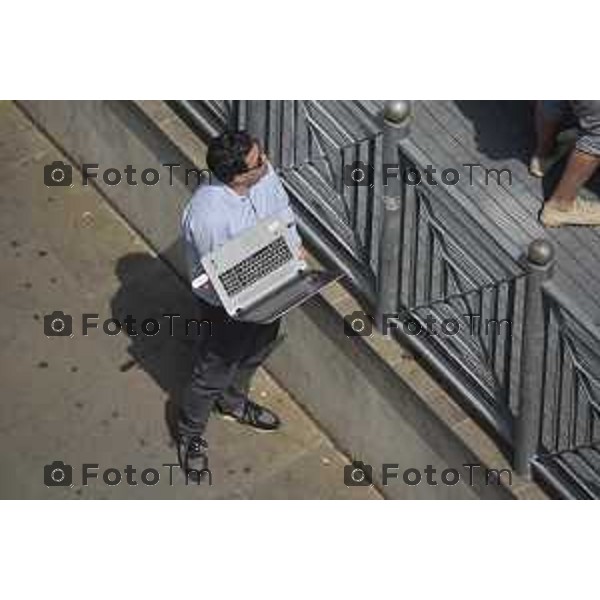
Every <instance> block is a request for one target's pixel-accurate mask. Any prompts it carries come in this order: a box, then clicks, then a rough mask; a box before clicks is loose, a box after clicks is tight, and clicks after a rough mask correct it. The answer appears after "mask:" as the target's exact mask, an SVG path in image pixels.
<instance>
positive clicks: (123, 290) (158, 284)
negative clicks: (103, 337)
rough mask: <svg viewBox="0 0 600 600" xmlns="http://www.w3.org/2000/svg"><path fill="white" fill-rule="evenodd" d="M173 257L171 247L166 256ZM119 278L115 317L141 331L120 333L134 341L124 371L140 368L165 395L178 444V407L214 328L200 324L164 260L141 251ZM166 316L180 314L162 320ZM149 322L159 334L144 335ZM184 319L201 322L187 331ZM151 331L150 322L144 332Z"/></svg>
mask: <svg viewBox="0 0 600 600" xmlns="http://www.w3.org/2000/svg"><path fill="white" fill-rule="evenodd" d="M174 253H176V250H175V248H174V247H172V248H171V249H170V250H168V251H167V252H166V257H168V255H169V254H174ZM168 260H169V259H168V258H167V261H168ZM116 274H117V276H118V278H119V281H120V287H119V289H118V291H117V292H116V294H115V295H114V297H113V298H112V301H111V309H112V316H113V318H115V319H118V320H119V322H120V323H121V324H123V323H124V321H125V318H126V317H127V316H128V315H131V316H132V317H133V318H134V319H135V324H134V325H133V327H134V328H135V330H136V331H137V335H129V333H128V332H127V331H126V327H125V325H123V329H122V331H123V333H124V334H125V335H127V336H128V338H129V342H130V344H129V347H128V353H129V355H130V360H128V361H126V362H125V363H124V365H122V367H121V369H122V370H124V371H125V370H129V369H130V368H136V367H139V368H142V369H143V370H144V371H146V372H147V373H148V374H149V375H150V376H151V377H152V379H153V380H154V381H155V382H156V383H157V384H158V385H159V386H160V387H161V389H163V390H164V391H165V392H166V393H167V395H168V399H167V402H166V405H165V420H166V424H167V427H168V431H169V433H170V435H171V438H172V441H174V440H175V437H176V436H175V432H176V428H175V425H176V418H177V407H178V406H179V402H180V398H181V395H182V393H183V392H184V390H185V387H186V386H187V384H188V382H189V380H190V375H191V371H192V365H193V360H194V356H195V353H196V352H198V351H200V349H201V348H202V344H203V342H204V340H206V338H207V337H208V335H210V326H209V325H208V324H207V322H206V321H205V322H204V323H202V319H203V315H202V306H201V304H200V302H198V301H197V300H196V299H195V298H194V296H193V295H192V293H191V292H190V290H189V288H188V284H187V282H185V281H184V280H183V279H182V278H181V277H180V276H179V275H178V274H177V273H176V272H175V270H174V269H172V268H171V267H170V266H169V265H168V264H167V262H165V260H163V259H161V258H159V257H155V256H152V255H150V254H147V253H142V252H140V253H132V254H127V255H125V256H123V257H121V258H120V259H119V261H118V262H117V266H116ZM167 314H168V315H180V316H179V317H176V316H171V317H165V316H163V315H167ZM148 319H155V320H156V321H157V322H158V324H159V331H158V333H157V334H156V335H146V334H145V333H144V332H143V331H142V325H143V322H144V321H146V320H148ZM186 319H189V320H191V319H195V320H196V321H197V323H191V324H190V326H189V327H188V329H187V332H186V326H185V320H186ZM171 324H172V326H171ZM133 327H132V329H133ZM153 329H154V326H153V325H152V324H151V323H150V322H149V321H148V322H147V324H146V331H147V332H152V330H153Z"/></svg>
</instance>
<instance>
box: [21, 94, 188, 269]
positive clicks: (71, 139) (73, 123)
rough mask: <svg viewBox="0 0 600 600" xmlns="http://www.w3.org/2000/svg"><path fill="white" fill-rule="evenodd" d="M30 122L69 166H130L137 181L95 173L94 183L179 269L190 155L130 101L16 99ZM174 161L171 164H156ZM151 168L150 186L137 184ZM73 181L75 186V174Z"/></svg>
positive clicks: (181, 254)
mask: <svg viewBox="0 0 600 600" xmlns="http://www.w3.org/2000/svg"><path fill="white" fill-rule="evenodd" d="M18 104H19V106H20V108H21V109H22V110H24V111H25V112H26V113H27V114H28V115H29V117H30V118H31V119H32V120H33V121H34V122H35V123H36V125H37V126H38V127H39V128H40V129H41V130H42V131H44V132H45V133H46V135H47V136H48V137H49V138H50V139H51V140H52V141H53V142H54V143H55V144H56V145H57V146H58V147H59V148H60V149H61V150H62V151H63V153H64V154H66V155H67V156H68V157H69V158H70V159H71V161H72V162H73V164H74V165H82V164H83V163H97V164H98V165H99V169H98V172H99V173H102V172H103V171H104V170H105V169H107V168H118V169H120V170H121V171H123V169H125V167H126V166H127V165H129V164H130V165H132V166H133V168H134V169H136V170H137V173H136V174H135V175H134V178H135V180H137V181H138V185H137V186H129V185H127V184H126V183H125V177H123V180H122V181H121V183H120V184H118V185H115V186H111V185H107V184H106V183H104V182H103V181H102V179H101V178H100V177H99V178H98V179H97V180H95V181H96V183H97V186H98V187H99V189H100V190H101V191H102V192H103V194H104V195H105V196H106V197H107V198H108V199H109V200H110V202H111V203H112V204H113V206H114V207H115V208H116V209H117V210H118V211H119V212H120V213H121V214H122V215H123V216H124V217H125V219H126V220H127V221H128V222H129V223H130V224H131V225H132V226H133V227H134V228H135V229H136V230H137V231H138V232H139V233H140V234H141V235H142V236H143V237H144V238H145V239H146V241H148V242H149V243H150V244H151V245H152V247H153V248H154V249H155V250H156V251H157V252H159V253H160V254H162V255H164V256H165V257H166V258H167V259H168V260H169V262H170V263H171V264H172V265H173V266H175V267H176V268H177V269H178V270H180V271H181V272H184V269H185V262H184V260H185V258H184V253H183V248H182V246H181V243H180V236H179V215H180V214H181V210H182V208H183V206H184V205H185V203H186V201H187V200H188V198H189V197H190V195H191V193H192V191H193V189H194V188H195V187H196V183H195V177H193V176H192V177H191V178H189V181H188V183H189V185H188V186H186V185H185V181H184V179H185V175H184V173H185V171H184V170H185V169H186V168H193V167H194V165H193V164H192V162H191V160H190V159H189V158H188V157H187V156H186V155H185V154H184V153H183V152H182V151H181V150H180V149H179V148H178V147H177V146H175V145H174V144H173V143H172V142H170V140H169V139H167V138H166V137H165V136H164V135H163V134H162V133H161V130H160V129H159V126H158V124H157V123H156V122H154V121H153V120H151V119H150V118H149V117H148V116H147V115H146V114H145V113H144V112H143V111H142V110H141V109H140V108H139V107H138V106H137V105H136V104H135V103H134V102H119V101H97V100H91V101H77V102H62V101H61V102H47V101H26V102H19V103H18ZM167 163H178V164H181V165H182V167H181V168H179V169H176V168H174V169H173V175H174V176H173V183H172V185H171V184H170V182H169V169H168V168H165V167H163V166H162V165H164V164H167ZM148 168H153V169H156V170H157V171H158V172H159V174H160V180H159V182H158V183H157V184H156V185H153V186H148V185H143V184H142V183H141V172H142V171H143V170H144V169H148ZM78 177H79V179H78V181H77V182H75V177H74V184H75V185H80V184H81V178H80V176H78Z"/></svg>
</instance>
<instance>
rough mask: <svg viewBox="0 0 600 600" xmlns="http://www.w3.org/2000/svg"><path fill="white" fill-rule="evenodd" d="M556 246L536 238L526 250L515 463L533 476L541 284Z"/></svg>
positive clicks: (542, 335)
mask: <svg viewBox="0 0 600 600" xmlns="http://www.w3.org/2000/svg"><path fill="white" fill-rule="evenodd" d="M553 267H554V249H553V247H552V245H551V244H550V242H548V241H547V240H543V239H539V240H535V241H533V242H532V243H531V244H530V245H529V248H528V251H527V277H526V280H525V303H524V315H523V341H522V345H521V370H520V387H519V412H518V414H517V419H516V431H515V450H514V461H513V462H514V467H515V470H516V471H517V473H518V474H519V475H522V476H524V477H526V478H527V479H529V478H530V477H531V464H530V461H531V459H532V458H533V456H534V455H535V453H536V451H537V448H538V441H539V435H540V432H539V428H540V422H541V416H542V415H541V411H542V385H543V381H544V354H545V345H546V330H545V316H544V302H543V295H542V285H543V284H544V282H545V281H547V280H548V279H549V278H550V277H551V276H552V270H553Z"/></svg>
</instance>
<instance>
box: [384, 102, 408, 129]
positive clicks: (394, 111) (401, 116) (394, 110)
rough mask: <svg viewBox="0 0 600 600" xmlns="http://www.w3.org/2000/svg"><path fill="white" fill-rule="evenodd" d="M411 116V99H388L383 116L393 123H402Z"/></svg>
mask: <svg viewBox="0 0 600 600" xmlns="http://www.w3.org/2000/svg"><path fill="white" fill-rule="evenodd" d="M409 116H410V100H386V102H385V104H384V106H383V118H384V119H385V120H386V121H388V122H390V123H393V124H400V123H403V122H404V121H406V119H408V117H409Z"/></svg>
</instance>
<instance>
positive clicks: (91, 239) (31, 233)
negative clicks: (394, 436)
mask: <svg viewBox="0 0 600 600" xmlns="http://www.w3.org/2000/svg"><path fill="white" fill-rule="evenodd" d="M54 160H63V161H65V162H68V161H67V160H66V158H65V157H63V156H61V155H60V153H59V152H58V150H57V149H56V148H55V147H54V146H52V145H51V144H50V143H49V142H48V140H47V139H46V138H45V137H44V136H43V135H41V134H40V133H39V132H38V131H37V130H36V129H35V128H34V127H33V126H32V125H31V123H30V122H29V121H28V119H27V118H26V117H25V116H23V114H22V113H21V112H20V111H19V110H18V108H16V106H15V105H14V104H13V103H11V102H1V103H0V210H1V214H2V217H1V218H0V246H1V248H2V252H1V253H0V281H1V283H0V285H1V289H2V295H1V297H0V298H1V300H0V302H1V308H2V317H3V318H2V319H1V321H0V381H1V384H2V399H1V401H0V498H57V499H62V498H189V499H194V498H340V499H343V498H348V499H350V498H355V499H376V498H380V495H379V494H378V493H377V491H376V490H374V489H373V488H370V487H354V488H348V487H346V486H345V485H344V482H343V467H344V465H345V464H347V462H348V459H347V458H346V457H345V456H343V455H342V454H341V453H340V452H338V451H337V450H336V449H335V448H334V447H333V445H332V443H331V442H330V440H329V439H328V438H327V437H326V436H325V435H324V433H323V432H322V431H320V430H319V428H318V427H317V426H316V425H315V423H314V422H312V421H311V420H310V419H309V418H308V416H307V415H306V414H305V413H304V412H303V411H302V410H301V409H300V407H299V406H297V405H296V404H295V403H294V401H293V399H292V398H290V397H289V395H288V394H286V392H285V391H284V390H283V389H281V388H280V387H279V386H278V385H277V383H276V382H275V381H274V380H273V379H272V378H271V377H269V375H268V374H267V373H266V372H265V371H264V370H261V371H259V373H258V374H257V376H256V378H255V380H254V383H253V389H252V395H253V396H254V397H255V398H256V399H258V400H259V401H260V402H263V403H264V404H266V405H268V406H270V407H273V408H274V409H276V410H277V411H278V413H279V414H280V415H281V416H282V418H283V420H284V422H285V425H284V427H283V428H282V430H281V431H280V432H277V433H261V432H255V431H252V430H249V429H247V428H244V427H242V426H240V425H238V424H236V423H233V422H228V421H222V420H220V419H218V418H216V417H215V418H213V419H212V420H211V423H210V425H209V430H208V434H207V437H208V441H209V444H210V448H211V452H210V458H211V464H210V467H211V471H212V485H210V486H209V485H208V482H205V483H203V484H201V485H200V486H195V485H190V486H186V485H185V480H184V478H183V476H182V474H181V473H180V472H179V470H178V469H177V468H173V477H172V485H170V484H169V468H168V467H164V466H162V465H164V464H169V463H171V464H172V463H175V462H176V458H175V451H174V448H173V446H172V442H171V436H170V431H169V422H170V421H171V416H172V409H173V406H174V403H175V402H176V399H177V397H178V395H179V394H180V393H181V390H182V387H183V386H184V385H185V383H186V381H187V378H188V377H189V373H190V369H191V346H192V343H191V339H190V337H189V336H186V335H185V334H184V332H183V331H182V327H179V326H177V327H175V331H174V335H173V336H170V335H168V333H169V332H168V321H167V320H166V319H165V318H163V317H161V315H162V314H164V313H167V312H172V313H177V314H180V315H182V316H183V317H186V318H193V317H198V315H197V308H196V306H195V303H194V301H193V299H192V298H191V296H190V294H189V293H188V290H187V288H186V285H185V283H184V282H182V281H181V280H180V279H179V278H178V277H177V276H176V275H175V274H174V272H173V271H172V270H171V269H170V268H169V267H168V266H167V265H166V264H165V263H163V262H162V261H161V260H159V259H158V258H157V257H156V256H155V255H153V254H152V252H151V251H150V250H149V248H148V247H146V246H145V245H144V244H143V242H142V241H141V240H140V239H139V237H138V236H137V235H136V234H135V233H134V232H133V231H132V230H131V229H130V228H129V227H128V226H127V224H126V223H125V222H124V221H123V220H122V219H121V218H120V217H119V216H118V215H117V214H116V213H115V212H114V211H113V210H112V209H111V208H110V206H108V204H107V203H106V202H105V201H104V200H103V198H102V196H101V195H100V194H99V193H98V192H97V191H96V190H95V189H94V188H92V187H87V188H84V187H81V186H80V185H74V186H73V187H54V188H47V187H46V186H45V185H44V182H43V172H44V165H45V164H48V163H50V162H52V161H54ZM57 310H59V311H63V312H64V313H65V314H68V315H71V316H72V326H73V336H72V337H46V336H45V335H44V315H47V314H50V313H52V312H54V311H57ZM84 313H96V314H98V315H99V318H98V320H97V322H98V328H97V329H91V330H90V331H89V335H88V336H83V335H82V326H81V322H82V314H84ZM127 314H132V315H133V316H134V318H136V321H137V323H136V327H137V328H138V330H139V326H140V323H141V321H143V320H144V319H147V318H150V317H154V318H156V319H157V320H158V321H159V322H160V324H161V330H160V333H159V334H158V335H157V336H155V337H149V336H144V335H141V334H140V335H138V336H135V337H132V336H128V335H127V334H126V332H125V331H121V333H119V334H118V335H116V336H109V335H106V334H105V333H104V332H103V331H102V323H103V321H104V320H106V319H110V318H113V317H114V318H118V319H119V320H121V321H122V320H123V318H124V317H125V315H127ZM178 321H183V319H178V320H177V321H176V323H177V322H178ZM53 461H64V463H66V464H68V465H72V466H73V486H72V487H60V486H58V487H50V488H48V487H46V486H45V485H44V466H45V465H47V464H50V463H52V462H53ZM83 463H96V464H98V465H99V468H98V470H97V472H98V479H93V480H91V482H90V485H88V486H82V485H81V470H82V468H81V465H82V464H83ZM127 465H132V466H133V468H134V469H136V473H135V474H134V475H133V479H134V480H136V481H137V482H138V483H137V485H136V486H133V485H127V483H126V475H125V473H124V469H125V467H126V466H127ZM108 468H116V469H118V470H120V471H121V476H122V481H121V483H120V484H119V485H115V486H110V485H107V484H106V483H105V482H104V481H102V473H103V472H104V470H105V469H108ZM148 468H153V469H156V470H157V471H158V472H159V474H160V481H159V482H158V483H157V484H156V485H145V484H144V483H142V480H141V472H142V471H143V470H144V469H148ZM108 475H109V477H110V476H112V477H115V476H116V475H115V474H114V473H112V474H111V473H109V474H108ZM151 479H152V475H151V473H150V472H149V473H148V481H150V480H151Z"/></svg>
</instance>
